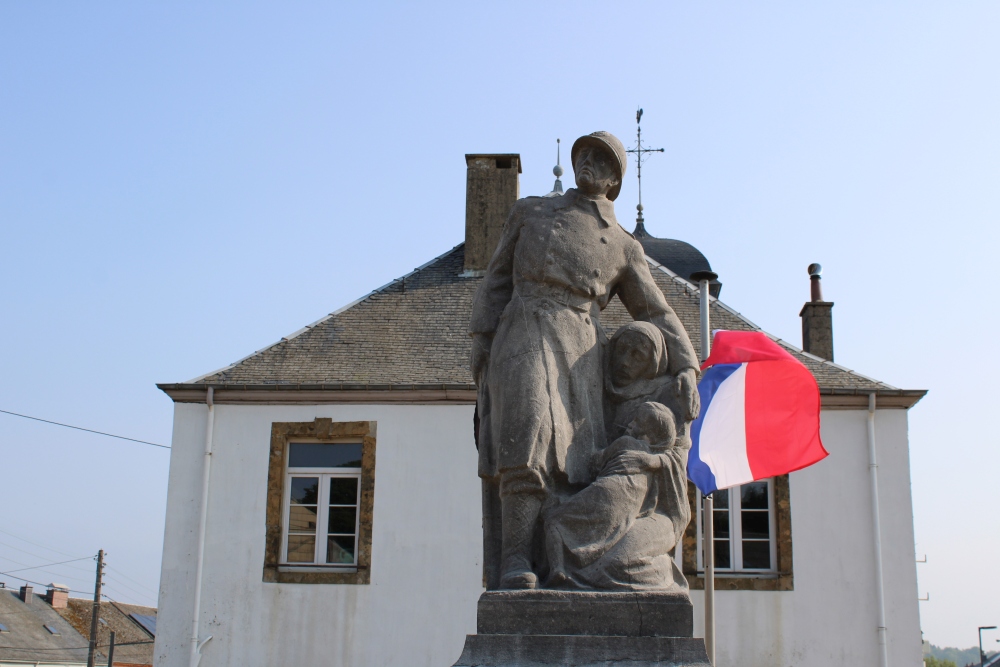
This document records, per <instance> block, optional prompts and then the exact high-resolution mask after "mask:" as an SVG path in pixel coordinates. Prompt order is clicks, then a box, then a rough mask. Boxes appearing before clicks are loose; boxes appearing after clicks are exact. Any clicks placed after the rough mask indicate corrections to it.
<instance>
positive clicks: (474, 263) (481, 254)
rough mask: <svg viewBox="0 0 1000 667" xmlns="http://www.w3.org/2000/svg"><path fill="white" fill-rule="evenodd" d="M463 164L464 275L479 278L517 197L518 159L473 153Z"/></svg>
mask: <svg viewBox="0 0 1000 667" xmlns="http://www.w3.org/2000/svg"><path fill="white" fill-rule="evenodd" d="M465 164H466V166H467V170H466V180H465V272H466V274H469V275H481V274H482V273H483V272H484V271H486V267H487V265H488V264H489V263H490V259H491V258H492V257H493V251H494V250H496V247H497V244H498V243H499V242H500V234H501V233H502V232H503V226H504V223H505V222H506V221H507V215H508V214H509V213H510V209H511V207H512V206H513V205H514V202H516V201H517V200H518V198H519V197H520V181H519V179H518V174H520V173H521V156H520V155H519V154H517V153H475V154H469V155H466V156H465Z"/></svg>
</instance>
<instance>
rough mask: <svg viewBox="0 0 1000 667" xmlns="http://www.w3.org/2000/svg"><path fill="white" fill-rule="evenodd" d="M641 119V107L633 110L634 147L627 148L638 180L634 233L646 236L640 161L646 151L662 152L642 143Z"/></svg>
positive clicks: (641, 161) (644, 157) (643, 159)
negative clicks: (631, 156)
mask: <svg viewBox="0 0 1000 667" xmlns="http://www.w3.org/2000/svg"><path fill="white" fill-rule="evenodd" d="M641 120H642V108H641V107H640V108H639V109H638V110H637V111H636V112H635V148H630V149H628V151H627V152H628V153H633V154H634V155H635V170H636V179H637V180H638V182H639V204H638V205H637V206H636V207H635V209H636V211H638V215H636V216H635V235H636V236H646V235H647V233H646V225H645V221H644V220H643V217H642V163H643V162H644V161H645V160H646V157H647V155H646V154H647V153H662V152H664V149H662V148H646V147H645V146H643V145H642V127H641V126H640V125H639V122H640V121H641Z"/></svg>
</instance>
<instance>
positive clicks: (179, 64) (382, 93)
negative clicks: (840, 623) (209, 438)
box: [0, 1, 1000, 646]
mask: <svg viewBox="0 0 1000 667" xmlns="http://www.w3.org/2000/svg"><path fill="white" fill-rule="evenodd" d="M998 34H1000V5H997V4H996V3H990V2H978V3H976V2H954V3H930V2H916V1H910V2H844V3H822V4H821V3H808V4H806V5H804V4H802V3H792V2H787V3H780V2H764V3H752V5H751V3H737V2H717V3H711V4H709V3H701V4H695V3H677V2H662V3H629V2H622V3H615V4H614V5H612V4H608V3H592V2H590V3H588V2H582V3H550V4H545V5H543V4H541V3H503V5H500V4H497V3H454V4H436V5H433V6H430V7H408V6H402V5H400V6H393V5H388V4H382V3H374V2H372V3H356V4H354V5H352V6H347V5H341V6H335V5H333V4H332V3H296V2H285V3H280V4H278V3H273V4H263V3H252V2H240V3H235V2H230V3H226V2H217V3H212V4H210V5H209V4H208V3H193V2H191V3H184V2H174V3H160V4H153V3H126V2H120V3H110V2H94V3H75V4H71V3H54V2H31V3H28V2H22V3H4V4H3V6H2V7H0V231H2V236H0V238H2V246H0V247H2V251H3V254H2V257H3V261H2V262H0V290H2V292H0V293H2V295H3V299H2V307H3V314H4V317H3V320H2V322H3V326H2V327H0V378H2V382H0V409H4V410H12V411H16V412H22V413H26V414H30V415H37V416H40V417H44V418H47V419H54V420H57V421H65V422H69V423H72V424H78V425H81V426H85V427H89V428H95V429H98V430H107V431H111V432H114V433H121V434H124V435H129V436H132V437H136V438H140V439H145V440H152V441H156V442H162V443H169V440H170V433H171V414H172V407H171V403H170V401H169V399H168V398H167V397H166V396H165V395H163V394H162V393H161V392H159V390H157V389H156V387H155V386H154V383H155V382H176V381H183V380H187V379H190V378H192V377H194V376H197V375H200V374H202V373H204V372H207V371H210V370H213V369H215V368H218V367H220V366H223V365H226V364H228V363H230V362H232V361H235V360H236V359H239V358H241V357H243V356H244V355H246V354H248V353H250V352H252V351H254V350H256V349H260V348H261V347H264V346H266V345H268V344H270V343H272V342H274V341H275V340H277V339H278V338H280V337H281V336H283V335H285V334H288V333H290V332H292V331H295V330H297V329H299V328H300V327H301V326H302V325H304V324H306V323H309V322H312V321H314V320H316V319H318V318H319V317H321V316H323V315H325V314H326V313H328V312H330V311H332V310H334V309H336V308H338V307H339V306H341V305H343V304H345V303H348V302H350V301H351V300H353V299H355V298H357V297H359V296H361V295H363V294H364V293H366V292H368V291H370V290H371V289H373V288H375V287H377V286H379V285H382V284H384V283H386V282H387V281H389V280H391V279H392V278H394V277H397V276H399V275H402V274H404V273H406V272H408V271H409V270H411V269H412V268H414V267H416V266H418V265H420V264H423V263H424V262H426V261H427V260H428V259H430V258H432V257H434V256H437V255H439V254H441V253H442V252H444V251H445V250H447V249H449V248H451V247H453V246H454V245H456V244H457V243H460V242H461V241H462V236H463V233H464V227H463V225H464V211H465V203H464V195H465V180H464V179H465V163H464V159H463V155H464V154H465V153H471V152H519V153H520V154H521V155H522V159H523V163H524V174H523V176H522V181H521V189H522V194H541V193H544V192H547V191H548V190H549V189H551V186H552V174H551V168H552V166H553V161H554V152H555V151H554V149H555V146H554V141H555V139H556V137H561V138H562V139H563V141H564V142H567V143H569V142H571V141H572V140H573V139H574V138H575V137H577V136H579V135H581V134H584V133H587V132H591V131H593V130H596V129H606V130H609V131H611V132H614V133H616V134H618V136H620V137H621V138H622V139H623V140H625V141H626V143H629V142H630V140H631V139H632V136H633V132H634V126H635V123H634V113H635V109H636V107H637V106H639V105H641V106H642V107H643V108H644V109H645V112H646V115H645V117H644V119H643V120H644V122H643V130H644V135H645V137H646V138H647V139H648V140H649V141H650V142H651V143H653V144H655V145H656V146H657V147H659V146H663V147H664V148H665V149H666V152H665V153H664V154H663V155H655V156H653V157H652V158H651V159H650V161H649V162H648V163H647V166H646V168H645V169H644V181H645V187H644V188H643V200H644V204H645V207H646V218H647V228H648V229H649V230H650V232H651V233H653V234H655V235H658V236H667V237H672V238H680V239H684V240H686V241H689V242H691V243H693V244H695V245H696V246H697V247H699V248H700V249H701V250H702V251H703V252H704V253H705V254H706V255H707V256H708V257H709V259H710V260H711V262H712V265H713V268H715V270H716V271H718V272H719V274H720V276H721V280H722V281H723V283H724V285H725V286H724V288H723V293H722V296H723V300H724V301H726V302H727V303H728V304H729V305H731V306H733V307H734V308H735V309H737V310H739V311H740V312H742V313H744V314H745V315H746V316H747V317H749V318H750V319H751V320H753V321H754V322H756V323H757V324H759V325H760V326H762V327H763V328H765V329H766V330H768V331H770V332H772V333H774V334H776V335H778V336H781V337H782V338H785V339H787V340H790V341H793V342H797V341H799V340H800V338H801V333H800V322H799V318H798V312H799V308H800V307H801V305H802V302H803V301H804V300H805V299H806V298H807V297H808V279H807V276H806V270H805V269H806V266H807V265H808V264H809V263H810V262H814V261H818V262H821V263H822V264H823V266H824V268H825V272H824V290H825V295H826V297H827V298H828V299H830V300H832V301H834V302H836V307H835V308H834V332H835V347H836V358H837V361H838V362H839V363H841V364H844V365H846V366H848V367H850V368H853V369H856V370H858V371H859V372H861V373H864V374H866V375H869V376H872V377H876V378H878V379H880V380H884V381H886V382H888V383H890V384H893V385H896V386H901V387H906V388H920V389H929V390H930V394H929V395H928V396H927V398H925V399H924V400H923V401H922V402H921V403H920V404H919V405H918V406H917V407H916V408H914V409H913V410H912V411H911V414H910V436H911V466H912V481H913V500H914V508H915V517H914V522H915V526H916V536H917V545H916V550H917V554H918V556H922V555H924V554H926V555H927V556H928V563H927V564H926V565H920V566H919V575H920V593H921V594H924V593H926V592H930V594H931V601H930V602H924V603H921V617H922V625H923V630H924V632H925V637H926V638H928V639H929V640H931V641H932V642H934V643H936V644H950V645H958V646H970V645H972V644H974V643H975V642H976V632H975V628H976V626H978V625H996V624H1000V606H998V603H997V600H998V599H1000V583H998V578H997V577H996V567H995V565H996V563H995V554H996V553H997V552H998V550H1000V518H998V514H997V512H998V505H997V502H996V487H997V481H996V480H997V471H998V470H1000V451H998V450H1000V448H998V444H1000V442H998V436H997V434H996V431H995V429H993V428H992V427H991V426H990V424H991V423H992V418H993V415H994V412H995V410H996V402H995V398H994V396H995V391H994V389H993V385H994V383H993V382H992V381H991V380H990V378H991V377H994V378H995V377H996V376H997V375H998V374H1000V363H998V361H997V359H996V356H995V355H992V354H991V353H990V352H989V350H990V347H991V344H992V338H993V337H994V335H995V334H994V333H993V332H995V331H997V328H998V327H997V325H998V316H997V307H996V305H995V304H994V303H993V302H992V301H991V299H990V297H989V294H991V293H992V285H993V283H994V282H995V280H996V279H995V277H994V276H993V271H994V270H995V268H996V252H997V249H998V247H1000V246H998V240H1000V239H998V236H1000V234H998V231H997V222H998V218H1000V199H998V193H1000V187H998V178H1000V123H998V122H997V119H998V118H1000V86H998V85H997V81H998V67H1000V39H997V38H996V36H997V35H998ZM633 174H634V172H633V173H630V174H629V175H628V176H629V177H627V178H626V181H627V182H626V184H625V186H624V188H623V191H622V195H621V198H620V199H619V202H618V215H619V218H620V219H621V220H622V222H623V223H624V224H626V226H627V227H629V228H631V224H632V223H631V222H630V221H631V219H632V217H633V207H634V203H635V196H636V191H635V183H634V180H633V179H632V178H630V176H632V175H633ZM963 349H964V350H966V352H962V351H961V350H963ZM0 455H2V456H0V460H2V470H3V482H2V484H0V506H2V507H3V508H5V509H4V511H3V512H2V513H0V516H2V519H0V529H2V530H3V531H6V532H4V533H0V571H7V570H9V569H13V568H14V567H21V566H30V565H35V564H38V563H43V562H49V561H57V560H63V559H66V558H69V557H74V556H85V555H88V554H92V553H95V552H96V551H97V549H99V548H102V547H103V548H105V549H106V550H108V552H109V554H110V555H109V562H110V564H111V565H110V570H109V586H110V591H111V593H112V594H113V595H114V596H116V598H117V599H122V600H126V601H137V602H145V603H148V604H153V603H155V595H154V594H153V591H155V590H156V588H157V585H158V584H157V582H158V575H159V560H160V550H161V547H162V531H163V516H164V505H165V497H166V481H167V466H168V459H169V453H168V452H166V451H164V450H159V449H156V448H152V447H146V446H142V445H137V444H131V443H126V442H123V441H115V440H110V439H107V438H102V437H100V436H96V435H88V434H85V433H79V432H73V431H68V430H64V429H59V428H56V427H52V426H46V425H41V424H36V423H33V422H28V421H25V420H19V419H16V418H14V417H9V416H5V415H0ZM859 529H863V530H866V529H867V526H865V527H859ZM23 540H29V541H30V542H33V543H35V544H34V545H31V544H29V543H27V542H24V541H23ZM46 547H51V548H54V549H56V550H58V551H59V552H62V553H64V554H68V555H63V556H60V555H59V554H58V553H56V552H53V551H49V550H46V549H45V548H46ZM32 554H33V555H32ZM858 557H859V559H863V558H866V557H867V555H865V554H859V555H858ZM81 563H82V569H73V567H81ZM81 563H75V564H71V565H72V567H71V566H60V567H56V568H51V569H49V570H38V571H36V572H37V573H38V574H37V578H38V580H39V581H44V582H48V581H51V580H53V579H56V580H63V581H65V582H66V583H69V584H70V585H71V587H73V588H77V589H80V590H89V586H91V585H92V575H90V574H88V571H91V570H90V567H91V564H89V563H87V562H86V561H82V562H81ZM18 564H21V565H18ZM63 568H65V569H63ZM24 576H28V575H27V574H25V575H24ZM4 579H6V580H8V581H9V582H10V583H11V584H12V583H13V582H14V580H13V578H11V577H0V580H4ZM991 641H992V640H991Z"/></svg>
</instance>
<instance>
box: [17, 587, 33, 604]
mask: <svg viewBox="0 0 1000 667" xmlns="http://www.w3.org/2000/svg"><path fill="white" fill-rule="evenodd" d="M32 592H33V589H32V588H31V586H21V594H20V595H19V596H18V597H20V598H21V602H23V603H24V604H31V594H32Z"/></svg>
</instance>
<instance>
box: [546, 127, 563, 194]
mask: <svg viewBox="0 0 1000 667" xmlns="http://www.w3.org/2000/svg"><path fill="white" fill-rule="evenodd" d="M559 143H560V142H559V140H558V139H556V166H554V167H552V173H553V174H555V175H556V182H555V185H553V186H552V192H550V193H549V194H547V195H545V196H546V197H561V196H562V194H563V187H562V181H560V180H559V179H560V178H561V177H562V175H563V173H564V172H563V168H562V159H561V155H560V151H559Z"/></svg>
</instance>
